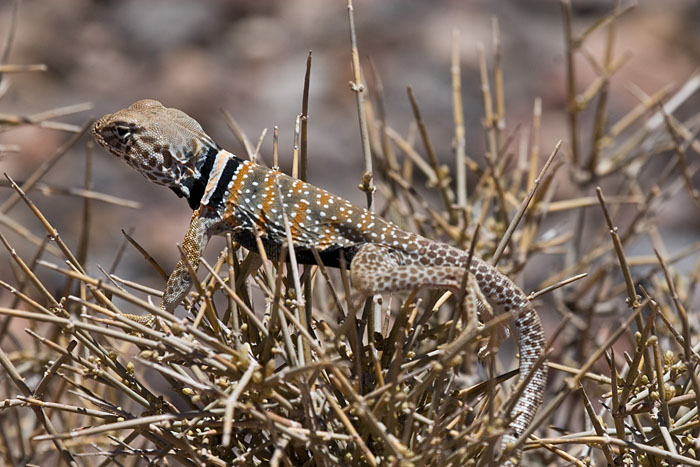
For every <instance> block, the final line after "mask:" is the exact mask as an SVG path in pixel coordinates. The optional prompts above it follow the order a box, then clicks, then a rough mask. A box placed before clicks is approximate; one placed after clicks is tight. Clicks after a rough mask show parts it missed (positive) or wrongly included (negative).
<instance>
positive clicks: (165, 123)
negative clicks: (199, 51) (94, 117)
mask: <svg viewBox="0 0 700 467" xmlns="http://www.w3.org/2000/svg"><path fill="white" fill-rule="evenodd" d="M92 134H93V137H94V138H95V140H96V141H97V142H98V143H99V144H100V145H101V146H102V147H103V148H105V149H106V150H107V151H108V152H109V153H111V154H113V155H115V156H117V157H118V158H120V159H123V160H124V161H125V162H126V163H127V164H129V165H130V166H131V167H133V168H135V169H136V170H138V171H139V172H140V173H141V174H142V175H143V176H144V177H146V178H147V179H149V180H151V181H152V182H154V183H157V184H159V185H165V186H167V187H170V188H172V189H173V190H174V191H175V192H176V193H178V194H179V195H180V196H185V197H188V196H189V194H190V188H191V186H192V183H193V181H196V180H198V179H199V177H200V173H199V172H200V169H201V168H202V166H203V165H204V162H205V159H206V158H207V156H208V155H209V154H210V153H211V152H212V151H213V150H216V151H218V146H217V145H216V143H214V141H213V140H212V139H211V138H210V137H209V136H208V135H207V134H206V133H205V132H204V130H203V129H202V127H201V126H200V125H199V123H197V121H196V120H194V119H193V118H192V117H190V116H189V115H187V114H186V113H184V112H182V111H181V110H177V109H172V108H167V107H164V106H163V105H162V104H161V103H160V102H158V101H156V100H152V99H144V100H140V101H137V102H135V103H134V104H132V105H131V106H129V107H128V108H126V109H123V110H120V111H118V112H115V113H113V114H107V115H105V116H104V117H102V118H100V119H99V120H98V121H97V122H95V125H94V126H93V129H92Z"/></svg>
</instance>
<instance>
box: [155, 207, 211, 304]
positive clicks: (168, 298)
mask: <svg viewBox="0 0 700 467" xmlns="http://www.w3.org/2000/svg"><path fill="white" fill-rule="evenodd" d="M211 211H212V210H211V209H210V208H208V207H206V206H202V207H200V208H199V209H197V210H196V211H195V212H194V214H193V215H192V219H191V220H190V228H189V229H188V230H187V233H186V234H185V238H184V239H183V240H182V250H183V251H184V252H185V258H187V261H188V262H189V263H190V264H191V265H192V268H193V269H194V270H195V271H196V270H197V267H198V266H199V258H200V257H201V256H202V253H204V248H205V247H206V246H207V243H209V239H210V238H211V236H212V234H213V231H214V227H215V226H216V225H217V224H218V223H219V222H220V220H219V218H218V217H217V216H215V215H213V213H212V212H211ZM193 280H194V278H192V277H190V273H189V272H188V271H187V263H186V262H185V260H184V259H183V258H181V259H180V261H178V262H177V265H175V269H174V270H173V272H172V273H171V274H170V276H169V277H168V283H167V285H166V286H165V294H164V295H163V302H162V303H161V308H163V309H165V310H167V311H169V312H170V313H172V312H173V311H174V310H175V307H177V305H178V304H179V303H180V302H181V301H182V300H183V299H184V298H185V295H187V292H188V291H189V290H190V287H192V281H193Z"/></svg>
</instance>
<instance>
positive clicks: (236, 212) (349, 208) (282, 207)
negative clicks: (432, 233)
mask: <svg viewBox="0 0 700 467" xmlns="http://www.w3.org/2000/svg"><path fill="white" fill-rule="evenodd" d="M224 153H226V151H223V150H222V151H221V152H220V153H219V157H221V156H222V154H224ZM226 157H227V158H228V160H229V161H230V160H235V161H236V162H235V164H236V167H235V169H234V170H232V172H231V176H230V177H228V178H226V177H222V178H221V179H220V180H218V182H216V185H217V186H218V189H219V191H220V192H223V194H224V196H223V197H222V198H221V199H219V198H218V197H217V196H215V195H212V196H209V197H208V196H207V194H208V193H215V191H217V187H215V186H214V184H213V182H212V178H210V184H211V185H210V186H209V187H207V194H205V195H204V198H203V199H202V204H206V205H209V206H211V207H213V208H215V209H221V217H222V218H223V219H224V220H225V222H226V223H227V225H228V227H227V228H228V229H230V230H232V231H234V232H235V231H237V230H238V231H250V230H251V226H252V225H255V228H256V229H257V231H258V233H259V234H260V235H261V237H263V239H266V240H268V241H272V242H275V243H279V244H281V243H284V242H286V240H285V228H284V219H283V216H282V214H283V213H284V214H286V216H287V221H288V222H289V227H290V230H291V234H292V239H293V241H294V245H295V247H297V248H311V247H313V248H315V249H317V250H318V251H320V252H322V251H326V250H330V249H338V248H347V247H351V246H354V245H359V244H364V243H379V244H383V245H386V246H390V247H394V248H397V249H403V248H404V247H405V246H406V245H407V243H408V241H409V240H411V239H413V238H414V237H415V235H414V234H411V233H408V232H404V231H402V230H401V229H399V228H398V227H396V226H395V225H394V224H391V223H389V222H387V221H385V220H384V219H382V218H380V217H378V216H376V215H375V214H374V213H372V212H370V211H368V210H367V209H363V208H360V207H357V206H354V205H353V204H351V203H350V202H348V201H346V200H344V199H343V198H340V197H339V196H336V195H334V194H332V193H329V192H328V191H326V190H324V189H321V188H318V187H316V186H313V185H311V184H309V183H305V182H303V181H301V180H298V179H295V178H292V177H290V176H288V175H285V174H283V173H281V172H279V171H275V170H270V169H268V168H266V167H262V166H259V165H257V164H254V163H252V162H250V161H241V160H240V159H237V158H235V156H233V155H232V154H230V153H229V154H228V155H227V156H226ZM230 164H232V163H231V162H229V163H227V164H226V165H224V164H222V163H221V164H217V163H215V164H214V166H215V168H214V169H213V170H212V177H214V176H216V173H217V170H216V167H217V166H222V167H224V169H222V172H223V171H225V170H226V168H225V167H227V166H230ZM221 187H225V188H223V189H222V188H221Z"/></svg>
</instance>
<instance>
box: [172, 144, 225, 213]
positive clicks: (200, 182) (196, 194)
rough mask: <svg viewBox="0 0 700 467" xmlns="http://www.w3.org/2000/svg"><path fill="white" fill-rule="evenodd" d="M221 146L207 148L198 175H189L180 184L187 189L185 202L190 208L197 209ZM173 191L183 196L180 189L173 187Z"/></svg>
mask: <svg viewBox="0 0 700 467" xmlns="http://www.w3.org/2000/svg"><path fill="white" fill-rule="evenodd" d="M220 150H221V148H219V147H218V146H216V145H214V146H212V147H210V148H209V149H208V150H207V153H206V154H205V155H204V164H203V165H202V167H201V168H200V169H199V177H197V178H195V177H189V178H187V179H186V180H185V181H184V182H183V183H182V184H183V185H184V186H185V187H187V189H188V190H189V192H190V193H189V196H187V204H189V206H190V208H192V209H193V210H194V209H198V208H199V203H200V202H201V201H202V196H204V190H205V189H206V188H207V183H208V182H209V176H210V175H211V169H212V168H214V161H216V155H217V154H219V151H220ZM173 191H174V192H175V193H177V195H178V196H180V197H183V196H185V194H184V193H182V191H180V190H178V189H176V188H173Z"/></svg>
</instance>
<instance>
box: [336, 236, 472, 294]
mask: <svg viewBox="0 0 700 467" xmlns="http://www.w3.org/2000/svg"><path fill="white" fill-rule="evenodd" d="M464 273H465V270H464V268H461V267H459V266H422V265H419V264H403V262H402V261H401V253H400V252H398V251H397V250H395V249H393V248H391V247H388V246H384V245H380V244H376V243H366V244H364V245H362V246H361V247H360V248H359V249H358V251H357V253H356V254H355V256H354V257H353V259H352V262H351V263H350V280H351V281H352V285H353V286H354V287H355V288H356V289H358V290H359V291H361V292H363V293H366V294H379V293H384V292H400V291H406V290H411V289H413V288H415V287H420V286H424V285H428V286H431V287H448V288H453V289H456V288H459V287H460V285H461V283H462V277H463V276H464Z"/></svg>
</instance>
